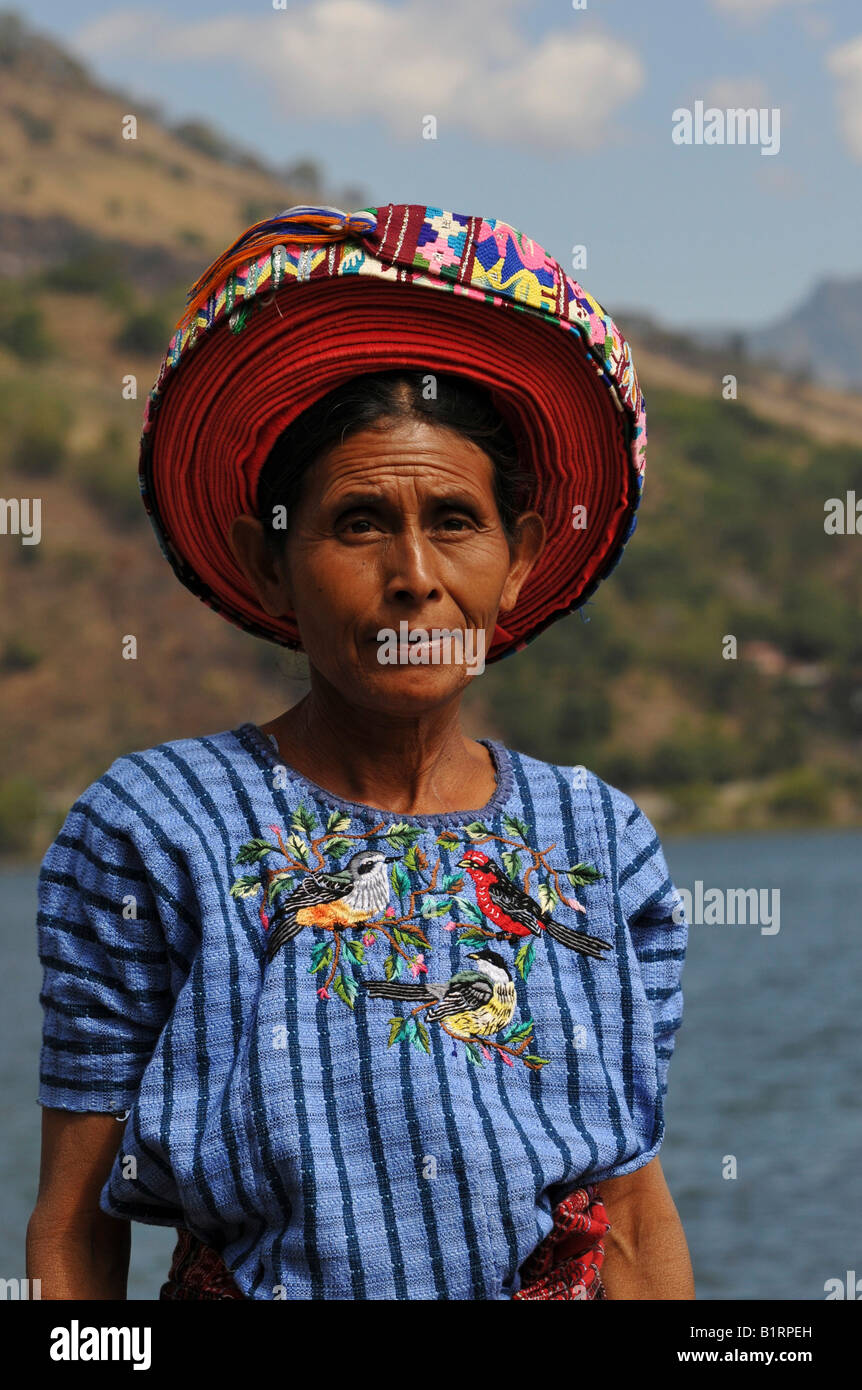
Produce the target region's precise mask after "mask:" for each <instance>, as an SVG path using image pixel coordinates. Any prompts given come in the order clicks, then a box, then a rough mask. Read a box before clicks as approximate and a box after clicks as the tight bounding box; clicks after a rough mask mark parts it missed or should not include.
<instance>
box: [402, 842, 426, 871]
mask: <svg viewBox="0 0 862 1390" xmlns="http://www.w3.org/2000/svg"><path fill="white" fill-rule="evenodd" d="M403 862H404V865H405V867H406V868H408V869H411V870H412V871H413V873H417V874H418V873H420V872H421V871H422V870H423V869H427V868H428V857H427V855H426V854H425V853H424V852H423V851H422V850H421V849H420V848H419V846H418V845H411V846H410V848H409V849H408V851H407V853H406V854H405V856H404V860H403Z"/></svg>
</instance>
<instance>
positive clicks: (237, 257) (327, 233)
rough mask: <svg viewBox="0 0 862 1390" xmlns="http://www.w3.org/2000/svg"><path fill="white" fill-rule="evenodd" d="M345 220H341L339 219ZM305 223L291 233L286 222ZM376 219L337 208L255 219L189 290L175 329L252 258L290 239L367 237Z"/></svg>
mask: <svg viewBox="0 0 862 1390" xmlns="http://www.w3.org/2000/svg"><path fill="white" fill-rule="evenodd" d="M339 218H340V219H341V220H340V221H338V220H337V219H339ZM290 221H293V222H296V223H298V224H301V230H297V231H295V232H291V231H288V230H286V229H285V223H287V222H290ZM375 222H376V219H375V218H374V217H373V216H372V215H371V214H370V213H353V214H351V215H348V214H346V213H343V212H340V211H338V209H333V210H332V211H331V212H328V211H314V210H313V209H310V208H308V209H306V208H288V209H287V211H286V212H284V213H283V214H281V216H279V217H267V218H265V219H264V220H263V221H261V222H253V223H252V225H251V226H250V227H247V228H246V229H245V231H244V232H242V233H241V234H240V235H239V236H238V237H237V238H236V240H235V241H234V242H232V243H231V245H230V246H229V247H228V248H227V250H226V251H223V252H222V253H221V255H220V256H217V257H216V259H215V260H214V261H213V262H212V265H209V266H208V267H207V269H206V270H205V271H204V273H203V274H202V275H200V276H198V279H197V280H196V281H195V283H194V284H193V285H192V287H191V289H190V290H189V293H188V304H187V306H186V308H185V309H184V310H183V313H182V315H181V316H180V318H179V320H178V321H177V323H176V325H175V328H174V332H175V333H176V332H177V331H178V330H179V329H181V328H183V327H184V326H185V325H186V324H187V323H188V322H189V321H190V320H191V319H192V318H193V317H194V315H195V313H196V312H197V310H198V309H199V308H200V306H201V305H202V304H205V303H206V301H207V300H208V299H209V297H210V295H211V294H212V293H213V291H214V290H215V289H217V288H218V286H219V285H220V284H222V283H223V282H224V281H225V280H226V279H227V278H228V276H229V275H230V274H231V272H232V271H234V270H236V269H237V268H238V267H239V266H242V265H247V264H248V263H249V261H253V260H258V259H259V258H260V256H262V255H263V254H264V252H266V251H272V249H273V248H274V247H276V246H284V245H286V244H287V243H288V242H291V243H299V244H300V245H305V246H317V245H326V244H327V243H328V242H332V241H344V240H346V238H347V237H349V236H364V235H368V233H369V232H370V231H371V230H373V228H374V225H375Z"/></svg>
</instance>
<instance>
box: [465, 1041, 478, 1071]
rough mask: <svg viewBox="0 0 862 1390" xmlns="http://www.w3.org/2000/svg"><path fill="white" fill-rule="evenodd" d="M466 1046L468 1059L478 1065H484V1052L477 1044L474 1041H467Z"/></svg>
mask: <svg viewBox="0 0 862 1390" xmlns="http://www.w3.org/2000/svg"><path fill="white" fill-rule="evenodd" d="M464 1046H465V1048H466V1050H467V1060H468V1061H469V1062H474V1063H475V1065H476V1066H477V1067H481V1066H482V1065H483V1063H482V1053H481V1052H480V1050H479V1048H478V1047H477V1046H476V1044H475V1043H474V1042H468V1043H465V1044H464Z"/></svg>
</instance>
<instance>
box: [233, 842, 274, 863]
mask: <svg viewBox="0 0 862 1390" xmlns="http://www.w3.org/2000/svg"><path fill="white" fill-rule="evenodd" d="M275 850H276V847H275V845H271V844H270V843H269V841H268V840H246V842H245V844H244V845H242V846H241V847H240V849H239V851H238V853H237V855H236V858H235V859H234V861H233V862H234V863H235V864H257V863H258V862H259V860H261V859H263V858H265V856H266V855H267V854H271V853H275Z"/></svg>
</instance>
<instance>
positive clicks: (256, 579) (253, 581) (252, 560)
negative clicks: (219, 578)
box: [229, 515, 292, 618]
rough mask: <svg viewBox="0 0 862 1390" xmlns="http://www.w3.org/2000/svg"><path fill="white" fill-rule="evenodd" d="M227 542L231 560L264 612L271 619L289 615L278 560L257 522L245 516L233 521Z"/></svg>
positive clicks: (288, 598)
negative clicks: (243, 576)
mask: <svg viewBox="0 0 862 1390" xmlns="http://www.w3.org/2000/svg"><path fill="white" fill-rule="evenodd" d="M229 540H230V547H231V550H232V551H233V554H234V558H235V559H236V562H237V564H238V565H239V568H240V569H241V570H242V573H243V574H244V575H245V578H246V580H247V581H248V583H249V584H250V586H251V588H252V589H253V590H254V593H255V595H256V596H257V598H258V600H259V602H260V604H261V607H262V608H263V609H264V610H265V612H266V613H268V614H269V616H270V617H272V618H280V617H283V616H284V614H285V612H292V609H291V606H290V597H289V594H288V593H287V586H286V583H285V579H284V576H283V575H282V573H281V572H280V567H279V562H278V558H277V557H276V556H274V555H273V553H272V551H271V550H270V548H269V546H268V545H267V543H266V536H265V534H264V530H263V524H262V523H261V522H260V521H259V519H258V518H257V517H254V516H248V515H242V516H237V517H234V520H233V522H232V523H231V528H230V533H229Z"/></svg>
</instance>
